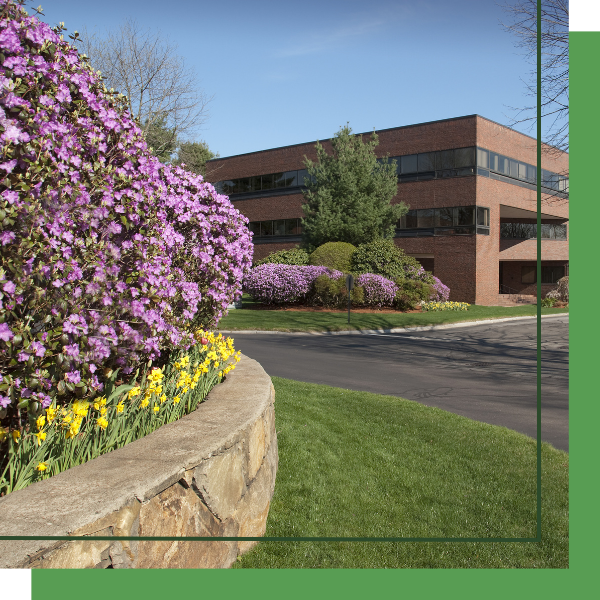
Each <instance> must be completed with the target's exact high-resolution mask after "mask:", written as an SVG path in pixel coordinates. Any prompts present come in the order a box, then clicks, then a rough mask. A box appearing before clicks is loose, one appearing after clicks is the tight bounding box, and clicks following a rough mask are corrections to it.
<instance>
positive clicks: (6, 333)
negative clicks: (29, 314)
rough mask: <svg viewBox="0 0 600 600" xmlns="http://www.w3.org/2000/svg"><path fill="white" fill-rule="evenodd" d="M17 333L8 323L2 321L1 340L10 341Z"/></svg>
mask: <svg viewBox="0 0 600 600" xmlns="http://www.w3.org/2000/svg"><path fill="white" fill-rule="evenodd" d="M14 336H15V334H14V333H13V332H12V331H11V330H10V329H9V327H8V325H7V324H6V323H0V340H2V341H4V342H10V340H12V338H13V337H14Z"/></svg>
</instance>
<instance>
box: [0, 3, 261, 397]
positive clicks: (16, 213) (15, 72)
mask: <svg viewBox="0 0 600 600" xmlns="http://www.w3.org/2000/svg"><path fill="white" fill-rule="evenodd" d="M0 11H1V13H0V245H1V248H2V256H1V263H0V374H1V376H2V377H3V383H0V406H2V407H6V406H8V405H9V404H10V403H11V402H12V403H13V404H14V403H17V402H22V400H23V399H27V398H32V399H34V400H35V401H37V402H40V403H41V404H42V405H43V406H47V405H48V404H49V403H50V402H51V398H52V397H53V396H55V395H56V393H58V394H59V395H65V394H66V396H67V397H68V396H69V395H71V394H73V393H76V394H77V395H78V397H82V396H83V397H85V396H86V395H89V394H93V393H96V392H98V391H99V390H101V389H102V386H103V383H102V382H103V376H104V375H103V373H104V371H105V370H106V371H108V370H110V369H114V368H117V367H119V368H121V369H122V372H123V373H131V372H132V370H133V369H135V368H136V366H139V365H140V363H141V361H142V360H147V359H148V358H151V359H156V358H157V357H159V355H160V354H161V351H163V350H164V349H166V348H171V347H181V348H186V347H188V346H189V345H190V343H191V339H192V338H191V331H192V330H193V329H194V328H196V327H207V328H208V327H211V326H214V325H215V324H216V323H217V322H218V320H219V318H220V317H221V316H222V314H223V312H224V310H225V309H226V307H227V305H228V304H229V303H230V302H231V301H232V300H233V298H234V297H235V296H236V295H237V294H239V292H240V289H241V283H242V280H243V278H244V276H245V274H246V273H247V272H248V271H249V268H250V265H251V258H252V242H251V234H250V233H249V231H248V227H247V223H248V220H247V219H246V218H245V217H244V216H242V215H241V214H240V213H239V211H237V210H235V209H234V208H233V205H232V204H231V203H230V201H229V199H228V198H227V196H223V195H219V194H217V193H216V191H215V189H214V187H213V186H212V185H211V184H209V183H206V182H204V181H203V179H202V177H200V176H196V175H194V174H193V173H190V172H187V171H185V170H184V169H182V168H180V167H174V166H170V165H168V166H165V165H163V164H161V163H160V162H159V161H158V160H157V159H156V158H155V157H154V156H152V155H151V153H150V151H149V150H148V148H147V146H146V142H145V141H144V139H143V137H142V134H141V130H140V128H139V126H138V124H137V123H136V121H134V119H133V118H132V117H131V115H130V114H129V113H128V112H127V110H126V103H125V100H124V98H123V97H122V96H120V95H117V94H116V93H114V92H109V91H107V90H106V88H105V87H104V85H103V84H102V81H101V78H100V77H99V75H98V74H97V73H95V72H94V71H93V69H92V68H91V67H90V66H89V64H88V63H87V62H86V61H85V60H84V59H82V58H81V57H79V56H78V54H77V51H76V50H75V49H74V48H73V47H71V46H70V45H69V44H68V43H67V42H65V41H63V40H62V37H60V36H59V35H58V33H60V30H57V31H54V30H52V29H50V28H49V27H48V26H47V25H46V24H45V23H43V22H41V21H39V20H38V19H37V18H35V17H29V16H28V15H27V13H26V12H25V11H24V10H23V9H22V8H21V7H20V6H18V5H16V4H14V3H13V2H11V1H10V0H0ZM59 383H60V385H58V384H59Z"/></svg>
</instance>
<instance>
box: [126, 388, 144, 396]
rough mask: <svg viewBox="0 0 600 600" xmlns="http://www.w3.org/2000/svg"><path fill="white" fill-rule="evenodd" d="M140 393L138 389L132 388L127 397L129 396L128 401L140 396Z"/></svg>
mask: <svg viewBox="0 0 600 600" xmlns="http://www.w3.org/2000/svg"><path fill="white" fill-rule="evenodd" d="M140 391H141V390H140V388H139V387H134V388H131V389H130V390H129V393H128V394H127V395H128V396H129V398H130V399H131V398H135V397H136V396H139V395H140Z"/></svg>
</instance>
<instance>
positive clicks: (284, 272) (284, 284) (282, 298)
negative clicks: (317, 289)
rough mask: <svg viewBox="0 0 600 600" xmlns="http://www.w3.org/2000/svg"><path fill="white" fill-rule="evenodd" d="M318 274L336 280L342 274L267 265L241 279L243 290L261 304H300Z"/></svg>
mask: <svg viewBox="0 0 600 600" xmlns="http://www.w3.org/2000/svg"><path fill="white" fill-rule="evenodd" d="M319 275H328V276H330V277H332V278H338V277H341V276H342V275H343V273H340V271H335V270H333V269H328V268H327V267H316V266H296V265H278V264H270V263H269V264H265V265H260V266H258V267H255V268H254V269H252V271H250V273H249V274H248V275H247V277H246V278H245V280H244V291H245V292H247V293H248V294H249V295H250V296H251V297H252V299H253V300H255V301H256V302H262V303H263V304H288V303H292V302H301V301H303V300H305V299H306V298H307V296H308V295H309V293H310V292H311V290H312V288H313V283H314V281H315V279H316V278H317V277H319Z"/></svg>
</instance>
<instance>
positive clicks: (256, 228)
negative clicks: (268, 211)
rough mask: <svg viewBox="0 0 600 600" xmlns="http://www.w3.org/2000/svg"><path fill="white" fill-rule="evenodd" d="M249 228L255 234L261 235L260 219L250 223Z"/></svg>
mask: <svg viewBox="0 0 600 600" xmlns="http://www.w3.org/2000/svg"><path fill="white" fill-rule="evenodd" d="M248 229H250V231H251V232H252V233H253V234H254V235H255V236H258V235H260V221H251V222H250V223H248Z"/></svg>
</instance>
